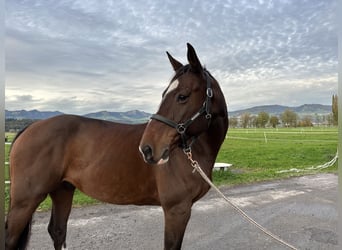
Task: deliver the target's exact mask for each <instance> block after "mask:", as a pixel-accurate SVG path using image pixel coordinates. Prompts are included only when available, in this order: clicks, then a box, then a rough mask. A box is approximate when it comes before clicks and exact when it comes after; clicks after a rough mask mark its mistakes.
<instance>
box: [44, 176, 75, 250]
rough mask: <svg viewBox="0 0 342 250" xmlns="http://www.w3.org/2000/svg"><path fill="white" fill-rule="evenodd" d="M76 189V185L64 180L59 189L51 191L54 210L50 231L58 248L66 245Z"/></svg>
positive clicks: (52, 211) (57, 249)
mask: <svg viewBox="0 0 342 250" xmlns="http://www.w3.org/2000/svg"><path fill="white" fill-rule="evenodd" d="M74 191H75V187H74V186H72V185H71V184H69V183H67V182H63V183H62V184H61V185H60V186H59V188H58V189H57V190H55V191H53V192H51V193H50V197H51V200H52V210H51V218H50V222H49V226H48V231H49V234H50V236H51V238H52V240H53V243H54V247H55V249H56V250H60V249H62V246H63V244H64V245H65V238H66V231H67V222H68V218H69V214H70V211H71V205H72V198H73V195H74Z"/></svg>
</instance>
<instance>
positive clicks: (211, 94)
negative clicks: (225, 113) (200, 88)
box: [207, 88, 214, 98]
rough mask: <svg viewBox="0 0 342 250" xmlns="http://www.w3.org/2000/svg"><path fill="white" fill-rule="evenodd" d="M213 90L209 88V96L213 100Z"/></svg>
mask: <svg viewBox="0 0 342 250" xmlns="http://www.w3.org/2000/svg"><path fill="white" fill-rule="evenodd" d="M213 95H214V94H213V89H212V88H207V96H208V97H209V98H212V97H213Z"/></svg>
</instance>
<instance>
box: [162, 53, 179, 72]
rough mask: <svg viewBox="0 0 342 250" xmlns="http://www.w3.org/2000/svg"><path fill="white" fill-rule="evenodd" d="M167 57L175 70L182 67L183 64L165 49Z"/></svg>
mask: <svg viewBox="0 0 342 250" xmlns="http://www.w3.org/2000/svg"><path fill="white" fill-rule="evenodd" d="M166 54H167V57H168V58H169V61H170V63H171V64H172V67H173V69H174V70H175V71H177V70H178V69H180V68H181V67H183V64H181V63H180V62H178V61H177V60H176V59H174V58H173V57H172V56H171V55H170V54H169V52H167V51H166Z"/></svg>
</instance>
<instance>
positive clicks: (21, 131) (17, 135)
mask: <svg viewBox="0 0 342 250" xmlns="http://www.w3.org/2000/svg"><path fill="white" fill-rule="evenodd" d="M30 125H31V124H29V125H27V126H26V127H25V128H23V129H22V130H20V131H19V132H18V133H17V134H16V135H15V137H14V139H13V141H12V144H11V148H10V152H11V149H12V147H13V145H14V142H15V141H16V140H17V139H18V138H19V136H20V135H21V134H22V133H23V132H24V131H25V130H26V129H27V128H28V127H29V126H30Z"/></svg>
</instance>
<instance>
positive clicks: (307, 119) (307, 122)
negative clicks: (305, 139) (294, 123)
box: [298, 115, 313, 127]
mask: <svg viewBox="0 0 342 250" xmlns="http://www.w3.org/2000/svg"><path fill="white" fill-rule="evenodd" d="M298 125H299V126H300V127H312V126H313V124H312V121H311V117H310V116H308V115H307V116H305V117H304V118H303V119H302V120H301V121H300V122H299V124H298Z"/></svg>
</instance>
